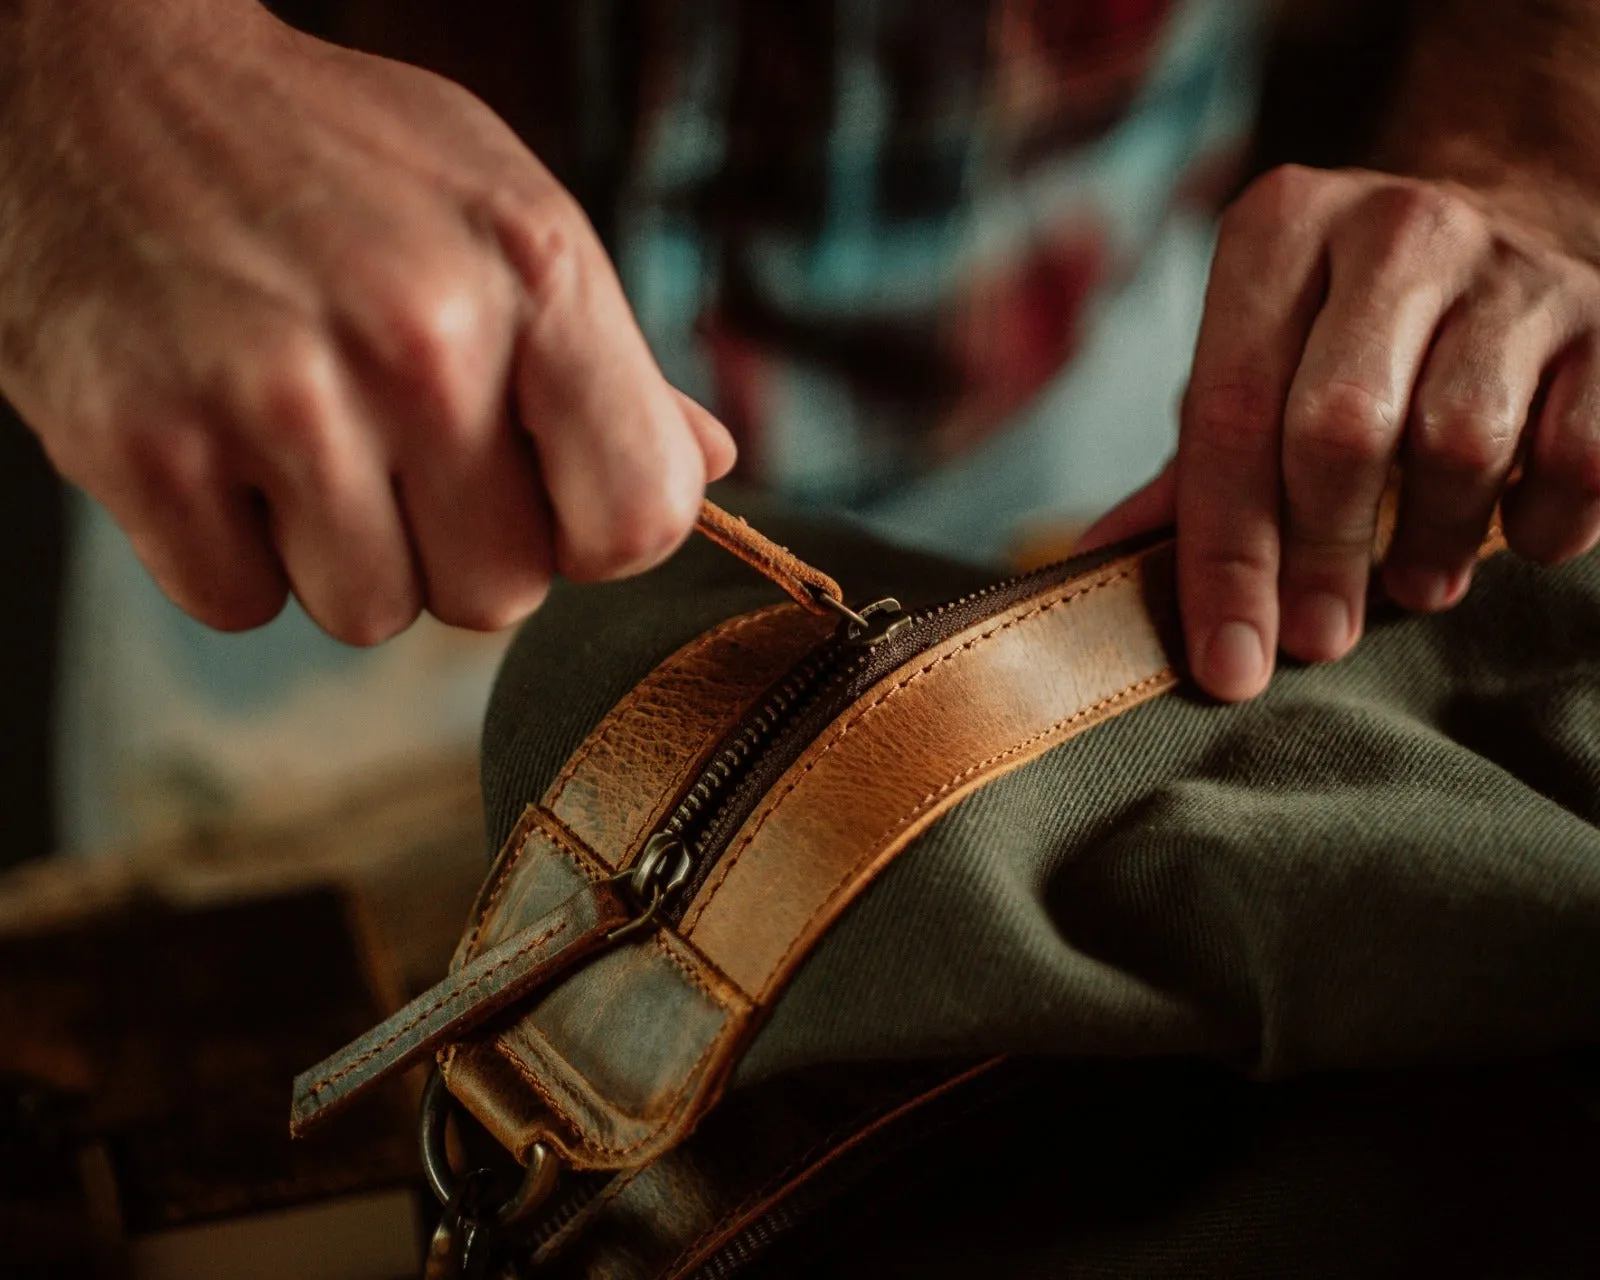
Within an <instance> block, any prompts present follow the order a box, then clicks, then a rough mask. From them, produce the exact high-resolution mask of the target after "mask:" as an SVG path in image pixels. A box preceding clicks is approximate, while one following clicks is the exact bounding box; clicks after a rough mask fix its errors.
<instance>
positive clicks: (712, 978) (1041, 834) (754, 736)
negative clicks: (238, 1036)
mask: <svg viewBox="0 0 1600 1280" xmlns="http://www.w3.org/2000/svg"><path fill="white" fill-rule="evenodd" d="M745 509H746V510H750V511H752V514H753V518H754V520H755V523H756V524H758V525H759V526H760V527H761V528H762V529H764V530H766V531H767V532H769V533H771V534H773V535H774V536H775V537H776V539H777V541H776V542H769V541H768V540H767V539H766V538H764V537H763V536H761V535H760V534H757V533H756V532H755V530H754V529H753V528H751V527H750V525H747V524H745V523H744V522H743V521H742V520H740V519H738V518H736V517H731V516H727V515H725V514H723V513H721V512H720V511H719V510H717V509H716V508H712V507H709V506H708V509H707V514H706V516H705V517H704V518H703V521H702V527H703V529H704V530H705V531H706V532H707V533H708V534H710V535H711V537H710V540H709V541H708V540H703V539H696V540H695V542H694V544H693V545H691V546H688V547H686V548H685V549H684V550H683V551H682V552H680V553H679V555H678V556H677V557H676V558H675V559H674V560H672V561H671V562H669V563H668V564H667V565H666V566H664V567H663V568H661V569H659V570H657V571H655V572H653V573H651V574H648V575H645V576H643V577H641V578H638V579H634V580H630V581H627V582H621V583H615V584H609V585H606V586H603V587H588V588H583V589H579V590H560V591H557V592H556V593H555V594H554V595H553V596H552V599H551V600H550V601H549V603H548V604H547V605H546V606H545V608H544V609H542V610H541V611H540V613H539V614H538V615H536V616H535V618H534V619H532V620H531V621H530V622H529V623H528V624H527V625H526V626H525V627H524V629H523V631H522V632H521V633H520V635H519V637H518V639H517V641H516V642H515V644H514V645H513V647H512V650H511V651H510V653H509V655H508V657H507V660H506V663H505V665H504V668H503V670H502V672H501V675H500V678H499V681H498V684H497V687H496V690H495V694H494V697H493V700H492V703H491V706H490V710H489V713H488V719H487V723H486V727H485V733H484V754H483V785H484V794H485V804H486V812H487V818H488V825H489V829H490V836H491V840H492V842H493V845H494V847H497V848H498V849H499V853H498V856H497V857H496V858H495V860H494V862H493V865H492V867H491V870H490V872H489V875H488V878H487V880H486V881H485V883H484V886H483V889H482V891H481V894H480V896H479V898H478V901H477V904H476V906H475V908H474V910H473V912H472V916H471V918H470V920H469V921H468V922H467V925H466V929H465V933H464V935H463V937H462V939H461V943H460V946H459V948H458V950H457V952H456V955H455V958H454V960H453V962H452V967H451V972H450V974H449V976H448V977H447V978H446V979H445V980H444V981H443V982H441V983H440V984H439V985H438V986H436V987H435V988H433V989H432V990H430V991H427V992H425V993H423V994H422V995H421V996H419V997H418V998H417V999H416V1000H414V1001H413V1002H412V1003H411V1004H410V1005H408V1006H407V1007H406V1008H404V1009H402V1010H401V1011H400V1012H399V1013H397V1014H396V1015H395V1016H394V1017H393V1018H391V1019H390V1020H389V1021H387V1022H386V1023H384V1024H383V1025H382V1026H380V1027H378V1028H376V1029H375V1030H373V1031H372V1032H371V1033H370V1034H368V1035H367V1036H364V1037H363V1038H362V1039H361V1040H359V1041H357V1042H356V1043H354V1044H352V1045H350V1046H348V1047H347V1048H345V1049H343V1050H341V1051H340V1052H338V1053H335V1054H334V1055H333V1056H332V1057H330V1058H329V1059H328V1060H327V1061H325V1062H323V1063H322V1064H320V1065H319V1066H317V1067H315V1068H313V1069H312V1070H310V1071H308V1072H306V1073H305V1074H304V1075H302V1076H301V1077H300V1078H299V1079H298V1080H297V1081H296V1082H295V1096H294V1102H293V1113H292V1128H293V1129H294V1130H295V1131H296V1132H302V1131H304V1130H305V1129H307V1128H309V1127H310V1126H312V1125H313V1124H316V1123H318V1122H320V1121H321V1120H323V1119H324V1118H326V1117H328V1116H330V1115H332V1114H333V1113H334V1112H336V1111H337V1110H339V1109H340V1108H341V1107H343V1106H345V1105H346V1104H348V1103H350V1102H352V1101H354V1100H355V1099H356V1098H358V1097H359V1096H360V1095H361V1094H362V1093H363V1092H364V1091H365V1090H367V1089H368V1088H370V1087H371V1086H372V1085H374V1084H375V1083H376V1082H377V1081H379V1080H382V1079H384V1078H386V1077H388V1076H390V1075H392V1074H393V1073H395V1072H397V1071H401V1070H403V1069H405V1068H407V1067H410V1066H412V1065H414V1064H417V1063H419V1062H425V1061H426V1062H431V1063H433V1064H434V1074H433V1076H432V1078H431V1079H430V1082H429V1084H428V1086H427V1088H426V1090H425V1093H424V1101H423V1115H422V1144H423V1153H424V1162H425V1165H426V1167H427V1171H428V1175H429V1179H430V1182H431V1184H432V1185H433V1187H434V1189H435V1191H436V1192H437V1194H438V1195H439V1197H440V1199H441V1201H442V1202H443V1206H444V1207H443V1217H442V1221H441V1223H440V1225H439V1228H438V1231H437V1232H436V1233H435V1236H434V1238H433V1243H432V1246H431V1251H430V1254H429V1258H428V1261H427V1268H428V1274H430V1275H435V1276H450V1275H496V1276H540V1277H543V1276H547V1275H548V1276H562V1277H615V1278H617V1280H624V1278H626V1280H645V1278H647V1277H661V1278H666V1277H690V1276H694V1277H716V1278H720V1277H727V1276H733V1275H739V1276H752V1277H756V1276H760V1277H767V1276H779V1275H820V1276H830V1277H831V1276H840V1277H854V1276H885V1275H890V1276H894V1275H906V1276H917V1277H926V1276H935V1277H937V1276H947V1275H948V1276H955V1275H986V1276H987V1275H995V1276H1079V1275H1081V1276H1096V1277H1100V1276H1196V1275H1218V1276H1242V1275H1263V1276H1265V1275H1272V1276H1284V1275H1339V1276H1358V1275H1359V1276H1370V1275H1384V1274H1396V1275H1419V1274H1452V1275H1463V1274H1485V1275H1512V1274H1515V1275H1578V1274H1600V1239H1597V1229H1596V1225H1595V1224H1596V1221H1597V1220H1600V1215H1596V1214H1595V1213H1594V1212H1593V1207H1594V1203H1595V1192H1596V1190H1597V1177H1600V1174H1597V1171H1600V1089H1597V1087H1596V1082H1597V1080H1600V1072H1597V1070H1596V1058H1595V1054H1594V1046H1595V1044H1596V1042H1597V1040H1600V830H1597V821H1600V681H1597V679H1596V677H1597V674H1600V563H1597V561H1596V557H1593V556H1590V557H1585V558H1582V559H1580V560H1579V561H1577V562H1575V563H1573V564H1571V565H1568V566H1565V567H1563V568H1560V569H1555V570H1538V569H1535V568H1533V567H1531V566H1528V565H1526V564H1523V563H1521V562H1519V561H1517V560H1515V559H1514V558H1513V557H1510V556H1506V555H1499V556H1494V557H1492V558H1490V559H1487V560H1485V561H1484V562H1483V563H1482V564H1481V565H1480V567H1479V571H1478V579H1477V582H1476V584H1475V586H1474V589H1473V591H1472V592H1471V593H1470V595H1469V597H1468V599H1467V601H1466V602H1465V603H1464V604H1463V605H1461V606H1460V607H1458V608H1457V609H1455V610H1453V611H1451V612H1450V613H1448V614H1443V615H1437V616H1431V617H1414V616H1405V615H1402V614H1400V613H1399V612H1398V611H1395V610H1393V609H1391V608H1389V607H1387V606H1385V605H1383V603H1382V602H1381V601H1380V600H1377V599H1376V598H1375V599H1374V601H1373V604H1372V608H1371V610H1370V615H1371V616H1370V628H1369V634H1368V635H1367V637H1366V638H1365V639H1364V640H1363V642H1362V643H1361V645H1360V646H1359V647H1358V649H1357V651H1356V652H1355V654H1353V655H1352V656H1351V657H1350V658H1348V659H1346V660H1345V661H1343V662H1340V663H1338V664H1333V665H1330V666H1326V667H1304V668H1300V667H1294V666H1292V665H1291V666H1290V667H1289V668H1288V669H1285V670H1283V671H1281V672H1280V673H1279V674H1278V675H1277V676H1276V677H1275V678H1274V680H1273V683H1272V685H1271V687H1270V688H1269V689H1268V691H1267V692H1266V693H1265V694H1264V695H1262V696H1261V697H1260V698H1258V699H1256V700H1254V701H1253V702H1251V703H1249V704H1244V705H1238V706H1223V705H1218V704H1216V703H1214V702H1211V701H1210V700H1208V699H1206V698H1205V697H1204V696H1202V695H1201V694H1200V693H1198V692H1197V691H1195V690H1194V689H1192V688H1191V687H1190V686H1188V685H1187V684H1186V683H1185V681H1184V676H1183V670H1182V662H1181V654H1182V651H1183V650H1182V644H1181V638H1180V635H1179V629H1178V620H1177V616H1176V610H1175V608H1174V605H1173V601H1174V587H1173V546H1172V543H1171V541H1170V540H1169V539H1168V538H1166V537H1164V536H1159V535H1156V536H1151V537H1148V538H1145V539H1142V540H1139V541H1136V542H1133V543H1127V544H1122V545H1119V546H1116V547H1112V548H1108V549H1106V550H1104V551H1102V552H1099V553H1096V554H1092V555H1088V556H1083V557H1079V558H1077V559H1074V560H1071V561H1068V562H1066V563H1063V564H1059V565H1054V566H1051V567H1048V568H1045V569H1041V570H1038V571H1035V572H1031V573H1027V574H1023V575H1020V576H1016V577H1012V578H1008V579H1006V580H1004V581H1001V582H998V583H996V582H994V581H992V577H991V575H987V574H985V573H984V572H982V571H978V570H974V569H972V568H971V567H966V566H960V565H955V564H951V563H947V562H945V561H941V560H936V559H933V558H930V557H926V556H922V555H919V554H915V553H911V552H908V551H903V550H897V549H894V548H891V547H888V546H886V545H884V544H881V543H879V542H876V541H874V540H873V539H872V538H870V537H868V536H867V535H865V534H863V533H861V532H859V531H857V530H855V529H853V528H851V527H849V526H847V525H844V524H841V523H837V522H833V523H830V522H827V521H817V520H809V519H802V518H799V517H796V516H794V515H792V514H787V513H784V512H782V511H780V510H777V509H774V508H767V507H761V506H755V507H754V508H752V507H751V506H750V505H749V504H748V502H747V505H746V507H745ZM712 542H716V543H718V544H720V546H722V547H724V548H727V549H731V550H734V551H736V552H737V553H738V555H739V557H740V558H741V559H744V560H746V561H748V562H749V563H751V564H754V565H755V566H756V567H758V568H760V569H761V570H762V573H763V575H764V577H758V576H757V575H754V574H751V573H750V572H749V571H748V570H747V569H745V568H743V567H742V566H740V565H739V564H738V563H737V561H736V560H735V559H733V558H731V557H728V556H726V555H724V554H723V553H722V551H720V550H718V549H717V548H716V547H713V546H712V545H711V543H712ZM779 542H781V543H782V544H784V546H787V547H792V548H793V549H794V551H795V552H796V553H798V554H791V552H790V551H788V550H785V549H784V546H780V545H778V543H779ZM1488 549H1489V550H1492V549H1493V547H1490V548H1488ZM812 564H817V565H825V566H827V567H829V568H831V569H833V571H834V572H838V573H840V574H841V576H842V577H843V579H844V585H843V586H841V585H840V584H839V583H837V582H835V580H834V579H833V578H831V577H828V576H826V575H825V574H823V573H820V572H819V571H818V570H816V569H814V568H812V567H811V565H812Z"/></svg>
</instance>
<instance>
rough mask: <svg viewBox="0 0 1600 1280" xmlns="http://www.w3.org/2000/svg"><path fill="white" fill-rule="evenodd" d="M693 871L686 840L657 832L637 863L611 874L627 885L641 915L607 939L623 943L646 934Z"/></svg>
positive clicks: (614, 931)
mask: <svg viewBox="0 0 1600 1280" xmlns="http://www.w3.org/2000/svg"><path fill="white" fill-rule="evenodd" d="M693 872H694V860H693V859H692V858H691V857H690V856H689V850H688V849H687V848H685V847H684V843H683V841H682V840H680V839H678V838H677V836H674V835H672V834H670V833H668V832H666V831H658V832H656V834H655V835H653V836H651V837H650V839H649V840H648V841H646V842H645V846H644V848H643V849H642V850H640V853H639V857H638V860H637V861H635V862H634V864H633V866H631V867H629V868H628V869H627V870H626V871H619V872H618V873H617V874H616V875H614V876H612V877H611V880H612V883H615V884H620V885H621V886H622V887H623V890H624V892H625V893H626V894H627V895H628V898H629V899H630V900H631V901H632V903H633V906H634V908H635V909H636V910H637V911H638V912H639V914H638V915H636V916H634V918H633V919H632V920H629V921H628V922H627V923H626V924H622V925H618V926H617V927H616V928H615V929H613V930H612V931H611V932H610V933H608V934H606V941H607V942H608V943H615V942H621V941H622V940H623V939H624V938H631V937H633V936H634V935H635V934H638V933H643V932H644V931H645V930H646V929H648V928H649V927H650V926H651V925H653V924H654V923H655V921H656V917H657V916H658V915H659V914H660V913H661V908H662V907H663V906H665V905H666V904H667V902H668V901H670V900H671V899H672V898H674V897H676V896H677V895H678V894H679V893H681V892H682V891H683V886H684V885H686V884H688V883H689V877H690V875H691V874H693Z"/></svg>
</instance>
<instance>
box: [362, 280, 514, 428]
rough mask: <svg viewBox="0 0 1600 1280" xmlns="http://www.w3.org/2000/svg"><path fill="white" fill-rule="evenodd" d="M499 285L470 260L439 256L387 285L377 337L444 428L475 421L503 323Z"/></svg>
mask: <svg viewBox="0 0 1600 1280" xmlns="http://www.w3.org/2000/svg"><path fill="white" fill-rule="evenodd" d="M508 293H509V290H505V289H502V288H500V287H498V286H497V283H496V282H494V281H493V280H492V279H486V278H485V273H484V272H483V271H481V270H478V269H475V268H465V269H464V268H463V267H462V266H460V265H456V264H445V265H442V266H437V267H435V268H433V269H431V270H428V271H425V272H423V273H421V274H419V275H418V276H416V277H415V278H413V279H411V280H410V281H408V282H406V283H405V284H404V285H402V286H397V287H394V288H392V289H391V292H390V296H389V298H388V299H387V301H386V304H385V306H384V308H383V320H382V324H383V328H384V333H383V334H382V336H381V338H380V339H379V342H380V344H381V346H382V349H383V350H384V352H385V356H386V359H387V361H388V363H389V364H390V366H391V368H392V369H393V371H394V372H395V373H396V374H397V375H398V376H399V377H400V378H401V379H403V381H404V384H405V385H406V386H407V387H408V388H409V389H410V390H411V391H412V392H413V394H415V395H416V396H418V397H420V399H421V401H422V404H421V406H420V407H422V408H423V409H424V410H425V414H426V417H427V419H428V420H429V421H430V422H431V423H432V424H434V425H435V426H436V427H437V428H439V429H442V430H444V431H445V432H447V433H449V432H454V431H457V430H462V429H465V428H468V427H470V426H472V425H475V424H476V421H477V419H478V418H479V417H480V416H481V415H480V414H479V413H478V412H477V410H478V408H479V405H480V402H481V401H483V400H484V398H485V395H486V394H488V392H487V391H486V388H487V387H488V386H489V384H490V383H491V382H492V381H493V379H492V378H491V377H489V376H488V375H489V373H490V364H491V362H492V359H491V357H492V353H493V352H494V351H495V349H496V348H497V347H498V346H499V345H500V344H499V342H498V340H497V335H496V332H495V330H496V326H497V324H498V326H499V327H500V328H502V329H506V330H508V329H509V320H508V316H509V306H507V305H505V303H504V302H503V301H502V299H503V297H504V296H505V295H507V294H508Z"/></svg>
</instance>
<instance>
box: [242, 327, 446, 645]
mask: <svg viewBox="0 0 1600 1280" xmlns="http://www.w3.org/2000/svg"><path fill="white" fill-rule="evenodd" d="M226 399H227V400H228V402H230V403H231V404H232V405H233V406H234V415H235V416H234V421H235V422H236V423H237V424H238V426H237V427H236V430H237V433H238V435H239V437H240V438H241V440H242V441H243V443H244V447H245V448H246V449H248V450H249V458H250V461H249V462H248V463H247V465H248V466H249V468H250V470H251V475H252V479H253V480H254V481H255V483H256V484H257V485H258V487H259V488H260V489H261V491H262V492H263V493H264V494H265V495H266V499H267V504H268V507H269V509H270V512H271V522H272V532H273V540H274V542H275V544H276V546H277V549H278V555H279V558H280V559H281V560H282V562H283V566H284V569H285V570H286V571H287V573H288V576H289V581H290V583H291V584H292V586H293V589H294V594H295V596H296V597H297V598H298V599H299V601H300V603H301V605H302V606H303V607H304V608H305V611H306V613H307V614H309V615H310V616H311V618H312V619H313V620H314V621H315V622H316V623H317V624H318V625H319V626H320V627H322V629H323V630H325V631H327V632H328V633H329V634H330V635H332V636H334V637H335V638H336V639H339V640H343V641H345V642H346V643H347V644H358V645H370V644H376V643H378V642H379V641H382V640H386V639H388V638H389V637H390V636H393V635H395V634H397V633H398V632H400V631H403V630H404V629H405V628H406V627H408V626H410V625H411V623H412V621H413V620H414V619H415V618H416V616H417V614H418V613H419V612H420V611H421V608H422V588H421V583H420V581H419V579H418V576H417V573H416V567H415V564H414V561H413V557H412V551H411V546H410V542H409V539H408V537H407V533H406V528H405V525H404V522H403V521H402V519H401V515H400V510H399V506H398V503H397V501H396V498H395V493H394V488H393V484H392V482H391V479H390V462H389V458H388V457H387V455H386V452H385V451H384V450H383V448H382V447H381V444H380V436H379V433H378V431H377V429H376V427H375V425H374V424H373V423H371V422H370V421H369V420H368V418H367V416H366V414H365V412H364V411H363V410H362V409H361V408H360V407H359V406H358V404H357V402H356V400H355V397H354V396H353V394H352V393H351V391H350V389H349V387H348V386H347V384H346V382H345V379H344V374H343V371H342V369H341V368H340V365H339V363H338V358H337V356H336V354H335V351H334V349H333V348H332V346H331V345H330V344H327V343H325V342H322V341H321V340H320V339H318V338H317V337H316V335H314V334H312V333H310V332H300V331H292V330H291V331H287V332H285V333H281V334H278V335H276V336H275V337H274V338H273V339H271V340H270V341H268V340H265V339H264V340H262V342H261V343H260V345H258V346H256V347H255V349H254V350H253V351H252V353H251V359H250V360H248V361H244V362H240V363H239V364H238V365H235V366H234V367H233V368H232V369H231V370H230V374H229V383H228V387H227V391H226Z"/></svg>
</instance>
